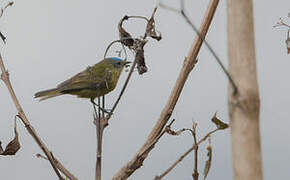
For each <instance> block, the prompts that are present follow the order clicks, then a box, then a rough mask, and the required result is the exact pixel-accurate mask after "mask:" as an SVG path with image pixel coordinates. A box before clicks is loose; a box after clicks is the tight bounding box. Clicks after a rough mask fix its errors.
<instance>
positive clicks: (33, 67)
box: [0, 0, 290, 180]
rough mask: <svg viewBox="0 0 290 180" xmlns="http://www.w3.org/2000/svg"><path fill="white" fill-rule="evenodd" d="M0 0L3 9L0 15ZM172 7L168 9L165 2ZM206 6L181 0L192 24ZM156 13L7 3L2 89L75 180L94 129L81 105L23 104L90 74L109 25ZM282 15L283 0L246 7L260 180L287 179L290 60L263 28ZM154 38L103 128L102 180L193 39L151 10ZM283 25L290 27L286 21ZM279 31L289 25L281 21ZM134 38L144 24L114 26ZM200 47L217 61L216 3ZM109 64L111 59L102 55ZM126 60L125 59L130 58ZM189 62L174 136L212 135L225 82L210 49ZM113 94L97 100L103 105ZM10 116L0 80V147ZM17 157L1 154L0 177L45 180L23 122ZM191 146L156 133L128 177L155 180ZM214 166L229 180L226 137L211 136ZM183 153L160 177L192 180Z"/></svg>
mask: <svg viewBox="0 0 290 180" xmlns="http://www.w3.org/2000/svg"><path fill="white" fill-rule="evenodd" d="M5 2H7V1H2V2H1V4H0V5H1V6H3V5H4V4H6V3H5ZM164 2H166V3H167V2H168V4H169V5H172V6H176V7H178V6H179V3H178V2H179V1H173V0H168V1H164ZM208 2H209V0H205V1H190V2H188V1H186V7H187V11H188V14H189V15H190V17H191V19H192V20H193V21H194V22H195V24H196V25H199V24H200V22H201V19H202V16H203V13H204V12H205V9H206V7H207V4H208ZM155 4H156V1H154V0H146V1H133V0H122V1H113V0H106V1H96V0H88V1H80V0H78V1H77V0H74V1H68V0H66V1H65V0H63V1H59V0H50V1H39V0H26V1H16V2H15V4H14V6H13V7H10V8H9V9H8V11H7V12H5V15H4V16H3V17H2V19H1V22H0V30H1V32H3V33H4V34H5V35H6V36H7V44H6V45H5V46H3V45H1V54H2V56H3V59H4V63H5V65H6V67H7V68H8V70H9V72H10V77H11V82H12V84H13V87H14V88H15V91H16V94H17V96H18V98H19V100H20V102H21V104H22V105H23V108H24V111H25V112H26V115H27V116H28V119H29V120H30V121H31V123H32V125H33V126H34V128H35V129H36V131H37V132H38V134H39V135H40V136H41V137H42V139H43V141H44V142H45V143H46V145H47V146H48V147H49V148H50V150H52V151H53V153H54V155H55V156H56V157H57V158H58V159H59V160H60V161H61V162H62V163H63V164H64V165H65V167H67V168H68V169H69V170H70V171H71V172H73V173H74V174H75V175H76V176H77V177H79V179H81V180H87V179H93V178H94V174H95V173H94V170H95V159H96V140H95V137H96V136H95V134H96V132H95V126H93V124H92V121H93V119H92V107H91V104H90V103H89V101H87V100H83V99H77V98H75V97H73V96H69V95H66V96H61V97H58V98H54V99H51V100H47V101H44V102H38V101H37V100H35V99H33V95H34V93H35V92H37V91H40V90H44V89H48V88H53V87H55V86H56V85H57V84H58V83H60V82H62V81H64V80H66V79H68V78H70V77H71V76H72V75H74V74H76V73H78V72H80V71H82V70H83V69H85V68H86V67H87V66H89V65H93V64H95V63H97V62H98V61H99V60H101V59H102V57H103V54H104V51H105V49H106V47H107V45H108V44H109V43H110V42H111V41H112V40H115V39H117V38H118V31H117V24H118V22H119V20H120V19H121V18H122V17H123V16H124V15H143V16H148V17H149V16H150V15H151V13H152V10H153V8H154V6H155ZM289 12H290V1H287V0H278V1H254V18H255V35H256V37H255V40H256V55H257V67H258V78H259V85H260V93H261V94H260V97H261V138H262V153H263V170H264V171H263V172H264V177H265V179H266V180H270V179H289V178H290V172H289V161H290V155H289V152H290V144H289V125H290V123H289V116H290V111H289V107H290V101H289V100H290V98H289V92H290V84H289V75H290V71H289V68H290V56H289V55H287V54H286V47H285V39H286V29H285V28H276V29H274V28H273V27H272V26H273V25H274V24H275V23H276V22H277V21H278V18H279V17H281V16H287V14H288V13H289ZM155 20H156V25H157V29H158V30H159V31H161V32H162V35H163V39H162V41H160V42H157V41H155V40H150V41H149V42H148V43H147V45H146V47H145V56H146V62H147V66H148V68H149V71H148V73H146V74H144V75H142V76H139V75H138V74H137V72H136V73H134V75H133V77H132V79H131V81H130V84H129V86H128V88H127V91H126V92H125V94H124V96H123V99H122V100H121V103H120V105H119V106H118V108H117V109H116V111H115V114H114V116H113V118H112V119H111V120H110V126H109V127H108V128H107V129H106V130H105V135H104V150H103V158H104V161H103V163H104V164H103V179H104V180H106V179H110V178H111V177H112V176H113V175H114V174H115V173H116V172H117V171H118V170H119V168H121V166H122V165H124V163H126V162H127V161H128V160H130V159H131V158H132V156H133V155H134V154H135V152H136V151H137V150H138V149H139V148H140V146H141V145H142V144H143V142H144V140H145V139H146V137H147V136H148V134H149V132H150V131H151V129H152V127H153V125H154V123H155V122H156V120H157V118H158V117H159V114H160V112H161V110H162V108H163V106H164V105H165V104H166V101H167V99H168V96H169V94H170V90H171V88H172V87H173V84H174V83H175V80H176V77H177V75H178V73H179V71H180V69H181V66H182V63H183V60H184V57H185V56H186V55H187V53H188V51H189V48H190V47H191V44H192V42H193V39H194V37H195V33H194V32H193V31H192V29H191V28H190V27H189V26H188V25H187V24H186V22H185V21H184V20H183V19H182V17H181V16H180V15H178V14H176V13H173V12H169V11H166V10H164V9H159V10H158V11H157V14H156V19H155ZM288 20H289V19H288ZM288 22H289V21H288ZM125 27H126V28H127V30H128V31H130V32H134V33H133V34H134V35H137V36H140V35H143V30H144V23H143V22H142V21H132V22H129V23H126V24H125ZM207 39H208V41H209V43H210V44H211V45H212V46H213V48H214V49H215V51H216V52H217V54H218V55H219V56H220V57H221V59H222V60H223V62H224V63H225V64H227V47H226V1H220V4H219V6H218V8H217V11H216V14H215V16H214V19H213V22H212V25H211V27H210V30H209V33H208V36H207ZM111 55H114V53H112V52H111ZM132 58H133V56H132V55H130V58H129V60H130V59H131V60H132ZM198 59H199V62H198V64H197V66H196V68H195V69H194V70H193V72H192V73H191V74H190V76H189V78H188V81H187V83H186V85H185V87H184V90H183V92H182V94H181V97H180V99H179V101H178V103H177V106H176V108H175V110H174V112H173V115H172V118H175V119H176V122H175V124H174V125H173V128H175V129H178V128H183V127H191V125H192V122H193V120H195V121H197V123H198V134H199V136H203V135H204V134H205V133H207V132H208V131H209V130H212V129H214V128H215V126H214V125H213V124H212V123H211V122H210V119H211V117H212V116H213V114H214V112H216V111H218V117H219V118H221V119H222V120H224V121H226V122H228V121H229V119H228V111H227V86H228V82H227V79H226V77H225V75H224V74H223V73H222V72H221V69H220V68H219V67H218V66H217V63H216V62H215V60H214V59H213V57H212V55H211V54H210V53H209V51H208V50H207V49H206V48H205V47H203V48H202V49H201V51H200V54H199V57H198ZM126 75H127V73H123V74H122V76H121V79H120V81H119V85H118V86H117V88H116V90H115V91H114V92H112V93H111V94H110V95H109V96H107V103H108V106H110V105H111V104H112V103H113V102H114V100H115V99H116V97H117V95H118V93H119V91H120V88H121V84H122V83H123V82H124V80H125V77H126ZM15 115H16V109H15V107H14V104H13V103H12V100H11V98H10V96H9V94H8V91H7V89H6V87H5V85H4V83H2V82H1V83H0V140H1V141H2V142H3V145H6V144H7V143H8V142H9V141H10V139H11V138H13V136H14V134H13V125H14V121H13V119H14V116H15ZM18 131H19V133H20V141H21V145H22V148H21V150H20V151H19V152H18V154H17V155H16V156H14V157H0V179H9V180H17V179H23V178H24V179H32V180H33V179H43V180H52V179H56V175H55V173H54V172H53V170H52V168H51V167H50V164H49V163H48V162H47V161H44V160H41V159H38V158H36V157H35V154H36V153H42V151H41V150H40V148H39V147H38V146H37V144H36V143H35V142H34V140H33V139H32V137H31V136H30V135H29V134H28V132H27V131H26V129H25V128H24V126H23V125H22V123H18ZM191 145H192V137H191V136H190V135H189V134H184V135H182V136H179V137H170V136H168V135H165V136H164V137H163V138H162V139H161V140H160V142H159V143H158V144H157V145H156V148H155V149H154V150H153V151H152V152H151V153H150V155H149V157H148V158H147V159H146V160H145V162H144V166H143V167H142V168H141V169H139V170H138V171H136V173H134V174H133V175H132V176H131V178H130V179H134V180H135V179H137V180H148V179H153V178H154V176H155V175H158V174H160V173H162V172H163V171H164V170H165V169H166V168H167V167H168V166H169V165H170V164H171V163H172V162H173V161H175V160H176V159H177V158H178V157H179V156H180V155H181V154H182V153H183V152H185V151H186V150H187V149H188V148H189V147H190V146H191ZM212 146H213V163H212V168H211V171H210V173H209V176H208V179H232V169H231V154H230V136H229V130H226V131H223V132H217V133H216V134H215V135H214V136H213V137H212ZM205 147H206V145H205V144H204V145H202V146H201V148H200V154H199V155H200V161H199V172H200V173H202V170H203V166H204V161H205V160H206V151H205ZM192 171H193V155H192V154H191V155H189V156H188V157H187V158H185V159H184V161H183V162H182V163H180V165H178V166H177V167H176V168H175V169H174V170H173V171H172V172H171V173H170V174H169V175H168V176H167V177H166V178H165V179H166V180H176V179H182V180H183V179H184V180H187V179H191V178H192V177H191V174H192Z"/></svg>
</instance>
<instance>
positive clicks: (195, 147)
mask: <svg viewBox="0 0 290 180" xmlns="http://www.w3.org/2000/svg"><path fill="white" fill-rule="evenodd" d="M196 126H197V123H196V122H193V126H192V132H193V133H192V136H193V140H194V145H193V147H194V169H193V173H192V177H193V179H194V180H198V175H199V173H198V170H197V163H198V143H197V138H196Z"/></svg>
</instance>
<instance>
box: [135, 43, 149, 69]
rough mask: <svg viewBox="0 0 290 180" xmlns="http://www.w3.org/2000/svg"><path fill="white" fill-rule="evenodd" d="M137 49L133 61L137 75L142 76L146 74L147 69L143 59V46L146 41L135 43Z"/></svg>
mask: <svg viewBox="0 0 290 180" xmlns="http://www.w3.org/2000/svg"><path fill="white" fill-rule="evenodd" d="M137 42H138V43H136V44H137V48H136V50H135V51H136V55H135V59H136V62H137V69H138V73H139V74H144V73H146V72H147V70H148V68H147V66H146V64H145V58H144V45H145V44H146V42H147V41H144V40H138V41H137Z"/></svg>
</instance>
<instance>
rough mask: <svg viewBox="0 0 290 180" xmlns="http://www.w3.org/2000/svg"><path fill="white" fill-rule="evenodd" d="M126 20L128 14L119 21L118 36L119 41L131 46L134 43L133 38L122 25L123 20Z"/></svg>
mask: <svg viewBox="0 0 290 180" xmlns="http://www.w3.org/2000/svg"><path fill="white" fill-rule="evenodd" d="M125 20H128V16H124V17H123V19H122V20H121V21H120V22H119V25H118V29H119V37H120V40H121V43H122V44H124V45H125V46H127V47H131V46H133V44H134V39H133V38H132V36H131V35H130V34H129V33H128V32H127V31H126V30H125V29H124V28H123V27H122V26H123V21H125Z"/></svg>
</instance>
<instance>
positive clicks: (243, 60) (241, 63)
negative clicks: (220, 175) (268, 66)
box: [227, 0, 263, 180]
mask: <svg viewBox="0 0 290 180" xmlns="http://www.w3.org/2000/svg"><path fill="white" fill-rule="evenodd" d="M227 18H228V24H227V30H228V33H227V34H228V55H229V72H230V74H231V76H232V78H233V80H234V81H235V83H236V84H237V87H238V93H237V94H233V89H232V87H230V88H229V90H230V91H229V116H230V127H231V143H232V163H233V171H234V179H235V180H245V179H247V180H262V179H263V175H262V160H261V145H260V130H259V110H260V100H259V89H258V82H257V72H256V57H255V41H254V25H253V5H252V0H228V1H227Z"/></svg>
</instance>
